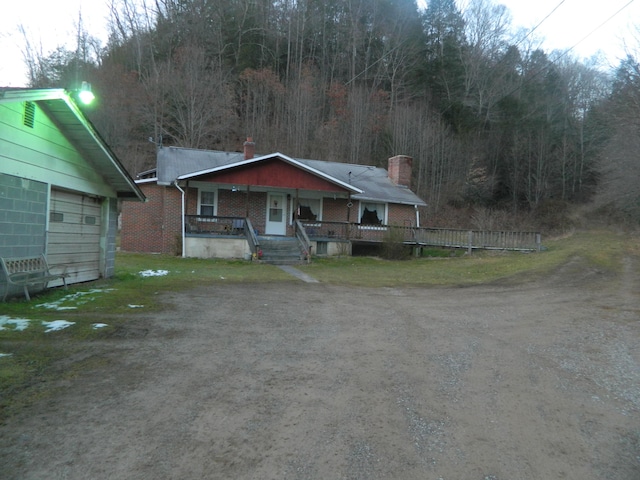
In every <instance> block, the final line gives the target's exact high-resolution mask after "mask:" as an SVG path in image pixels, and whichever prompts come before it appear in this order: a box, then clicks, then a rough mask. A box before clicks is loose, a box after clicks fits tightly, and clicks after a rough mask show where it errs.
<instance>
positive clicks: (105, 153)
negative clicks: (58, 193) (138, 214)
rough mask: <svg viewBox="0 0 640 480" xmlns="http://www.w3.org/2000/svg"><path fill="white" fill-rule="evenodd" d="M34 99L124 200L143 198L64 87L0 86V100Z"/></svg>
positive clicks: (20, 100) (26, 100)
mask: <svg viewBox="0 0 640 480" xmlns="http://www.w3.org/2000/svg"><path fill="white" fill-rule="evenodd" d="M9 102H35V103H37V104H38V106H39V107H40V108H41V109H42V111H43V112H44V113H45V114H46V115H47V116H48V117H49V118H50V119H51V121H52V122H53V123H54V124H55V125H56V126H57V127H58V129H59V130H60V132H61V133H62V135H64V136H65V137H66V138H67V140H69V142H71V144H72V145H73V146H74V147H75V148H77V149H78V151H79V152H80V153H81V155H82V157H83V158H84V159H85V160H86V161H87V163H89V164H90V165H91V166H92V167H93V168H94V169H95V170H96V172H98V174H99V175H100V176H101V177H102V178H104V181H105V182H106V183H107V184H108V185H110V186H111V187H112V188H113V189H114V190H115V191H116V193H117V196H118V198H121V199H124V200H140V201H144V200H145V196H144V194H143V193H142V191H141V190H140V188H139V187H138V186H137V185H136V183H135V181H134V180H133V179H132V178H131V176H130V175H129V173H128V172H127V171H126V169H125V168H124V166H123V165H122V164H121V163H120V161H119V160H118V158H117V157H116V155H115V153H113V152H112V151H111V148H109V146H108V145H107V143H106V142H105V141H104V140H103V139H102V137H101V136H100V134H99V133H98V131H97V130H96V128H95V127H94V126H93V124H92V123H91V121H90V120H89V119H88V118H87V117H85V116H84V114H83V113H82V111H81V110H80V108H79V107H78V106H77V105H76V103H75V101H74V100H73V99H72V98H71V95H70V94H69V92H67V91H66V90H64V89H59V88H58V89H29V88H0V103H9Z"/></svg>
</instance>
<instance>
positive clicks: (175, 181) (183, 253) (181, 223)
mask: <svg viewBox="0 0 640 480" xmlns="http://www.w3.org/2000/svg"><path fill="white" fill-rule="evenodd" d="M173 185H174V186H175V187H176V188H177V189H178V190H180V193H181V194H182V215H181V216H180V218H181V219H182V220H181V222H180V228H181V230H182V258H185V256H186V252H185V243H184V242H185V236H184V190H183V189H181V188H180V186H179V185H178V179H175V180H174V181H173Z"/></svg>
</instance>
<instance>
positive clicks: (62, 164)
mask: <svg viewBox="0 0 640 480" xmlns="http://www.w3.org/2000/svg"><path fill="white" fill-rule="evenodd" d="M23 109H24V103H23V102H17V103H3V104H0V172H1V173H6V174H10V175H15V176H19V177H23V178H30V179H33V180H38V181H41V182H45V183H49V184H51V185H53V186H59V187H63V188H67V189H71V190H76V191H78V192H84V193H88V194H92V195H99V196H102V197H116V196H117V195H116V192H115V191H114V190H113V189H112V188H111V187H110V186H109V185H107V184H106V183H105V181H104V179H103V178H102V177H101V176H100V175H99V174H98V173H97V172H96V171H95V170H94V169H93V168H92V167H91V165H89V164H88V163H87V162H86V161H85V160H84V158H83V157H82V154H81V152H79V151H78V150H77V149H76V148H75V147H74V146H73V145H72V144H71V143H70V142H69V141H68V140H67V139H66V138H65V136H64V135H63V134H62V133H61V132H60V130H59V129H58V127H57V126H56V125H55V124H54V123H52V122H51V120H50V119H49V118H48V117H47V116H46V114H45V113H44V111H43V110H41V109H40V108H39V107H36V112H35V124H34V128H29V127H27V126H25V125H23V123H22V114H23Z"/></svg>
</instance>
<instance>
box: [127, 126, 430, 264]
mask: <svg viewBox="0 0 640 480" xmlns="http://www.w3.org/2000/svg"><path fill="white" fill-rule="evenodd" d="M411 164H412V159H411V158H410V157H407V156H402V155H400V156H396V157H393V158H391V159H389V169H388V171H387V170H385V169H382V168H376V167H373V166H367V165H354V164H347V163H336V162H326V161H319V160H305V159H297V158H291V157H289V156H287V155H284V154H282V153H271V154H268V155H259V156H256V155H255V143H254V142H253V141H252V139H251V138H248V139H247V141H246V142H245V143H244V151H243V152H221V151H209V150H195V149H188V148H178V147H162V148H159V149H158V151H157V162H156V168H154V169H152V170H149V171H147V172H143V173H141V174H139V175H138V180H136V183H137V185H138V186H139V187H140V189H141V190H142V191H143V192H144V194H145V196H146V197H147V202H146V203H145V204H134V203H129V204H126V205H124V206H123V209H122V231H121V246H122V249H123V250H125V251H133V252H156V253H170V254H182V255H183V256H185V257H201V258H207V257H208V258H213V257H217V258H234V257H235V258H243V257H244V258H248V257H250V256H251V255H253V254H260V253H261V252H262V251H263V250H265V245H266V242H271V243H273V241H274V239H275V240H278V239H280V240H284V239H286V238H289V239H295V238H296V237H297V238H298V240H300V249H301V250H300V252H302V254H303V255H304V254H307V255H308V254H309V253H311V252H312V253H313V254H320V255H322V254H326V255H334V254H338V253H340V254H345V253H347V254H349V253H350V252H351V246H352V245H353V244H354V242H357V241H366V240H367V239H370V238H372V237H371V235H372V234H375V236H376V238H378V239H380V238H381V235H382V234H383V233H384V231H385V230H386V227H387V226H388V225H400V226H406V227H418V226H419V224H420V216H419V207H423V206H425V205H426V204H425V202H424V201H423V200H421V199H420V198H419V197H418V196H416V195H415V194H414V193H413V192H412V191H411V190H410V188H409V185H410V181H411ZM300 252H298V255H299V254H300Z"/></svg>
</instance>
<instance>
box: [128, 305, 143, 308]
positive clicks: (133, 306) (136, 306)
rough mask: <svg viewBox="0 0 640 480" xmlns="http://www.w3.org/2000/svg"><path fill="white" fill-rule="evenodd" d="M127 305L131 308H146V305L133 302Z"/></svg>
mask: <svg viewBox="0 0 640 480" xmlns="http://www.w3.org/2000/svg"><path fill="white" fill-rule="evenodd" d="M127 307H129V308H144V305H132V304H129V305H127Z"/></svg>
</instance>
